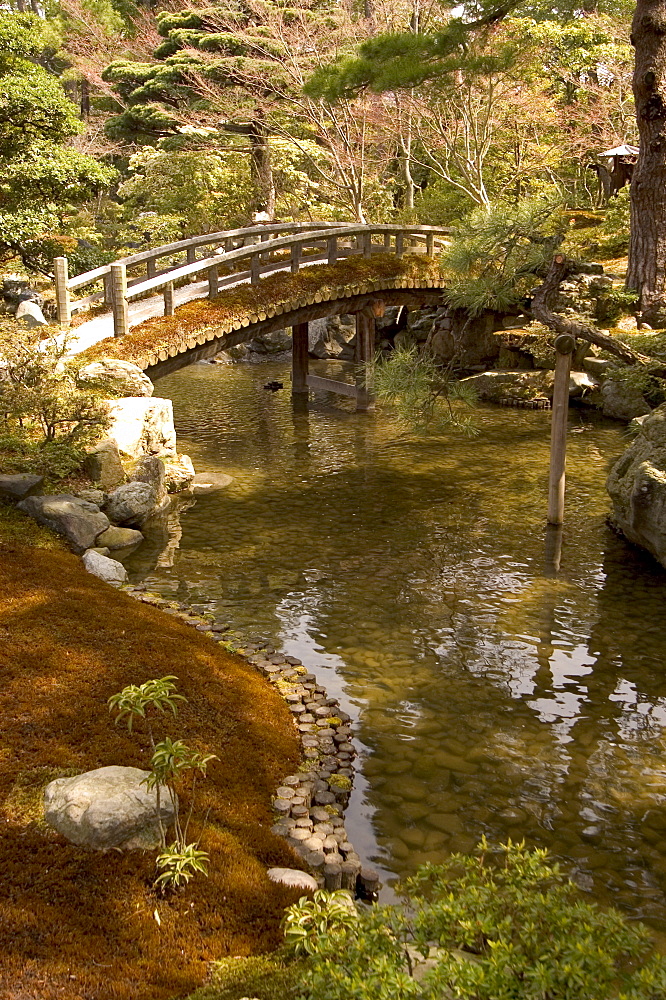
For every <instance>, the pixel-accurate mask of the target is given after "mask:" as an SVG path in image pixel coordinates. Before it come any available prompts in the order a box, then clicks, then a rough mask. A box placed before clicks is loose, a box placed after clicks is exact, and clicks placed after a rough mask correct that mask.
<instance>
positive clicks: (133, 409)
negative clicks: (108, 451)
mask: <svg viewBox="0 0 666 1000" xmlns="http://www.w3.org/2000/svg"><path fill="white" fill-rule="evenodd" d="M107 405H108V413H109V421H110V422H109V427H108V430H107V433H108V436H109V437H110V438H112V439H113V440H114V441H115V442H116V444H117V445H118V449H119V451H120V454H121V457H123V458H126V459H127V458H139V457H140V456H141V455H159V456H161V457H164V458H166V457H170V458H173V457H174V456H175V454H176V430H175V428H174V426H173V405H172V403H171V400H170V399H160V398H158V397H155V396H153V397H150V398H149V397H146V396H128V397H126V398H125V399H117V400H110V401H109V402H108V404H107Z"/></svg>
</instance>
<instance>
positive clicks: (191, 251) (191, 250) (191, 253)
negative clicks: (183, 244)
mask: <svg viewBox="0 0 666 1000" xmlns="http://www.w3.org/2000/svg"><path fill="white" fill-rule="evenodd" d="M185 252H186V254H187V263H188V264H194V262H195V260H196V259H197V248H196V247H188V248H187V250H186V251H185Z"/></svg>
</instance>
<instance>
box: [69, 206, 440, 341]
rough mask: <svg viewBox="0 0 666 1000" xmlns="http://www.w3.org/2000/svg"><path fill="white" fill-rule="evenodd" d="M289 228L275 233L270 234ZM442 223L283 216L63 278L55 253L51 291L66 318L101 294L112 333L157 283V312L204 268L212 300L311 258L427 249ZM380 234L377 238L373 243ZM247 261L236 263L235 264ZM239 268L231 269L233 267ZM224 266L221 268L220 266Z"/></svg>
mask: <svg viewBox="0 0 666 1000" xmlns="http://www.w3.org/2000/svg"><path fill="white" fill-rule="evenodd" d="M284 232H287V233H290V234H291V235H288V236H281V237H277V238H275V234H276V233H284ZM449 232H450V230H449V229H445V228H441V227H437V226H411V227H410V226H392V225H358V224H354V223H346V224H344V223H343V224H340V223H316V224H314V225H313V224H302V223H284V224H276V225H274V226H254V227H251V228H248V229H239V230H232V231H230V232H225V233H212V234H207V235H205V236H198V237H194V238H193V239H191V240H182V241H180V242H179V243H171V244H168V245H166V246H162V247H158V248H156V249H155V250H148V251H145V252H144V253H141V254H134V255H133V256H131V257H126V258H123V259H122V260H118V261H116V262H114V263H113V264H110V265H108V266H106V267H103V268H96V269H95V270H94V271H88V272H86V274H82V275H77V276H76V277H75V278H71V279H68V278H67V273H66V268H67V259H66V258H57V260H56V296H57V301H58V319H59V321H60V322H62V323H67V322H69V320H70V319H71V316H72V313H73V312H74V311H77V310H79V309H82V308H86V307H87V306H88V305H90V304H92V303H93V302H94V301H101V300H102V299H104V301H105V302H106V303H107V304H108V305H109V306H110V307H111V310H112V312H113V326H114V335H115V336H122V335H124V334H126V333H127V332H128V330H129V317H128V302H129V301H130V300H131V299H136V298H139V297H140V296H143V295H146V294H147V293H149V292H151V291H158V290H162V294H163V297H164V314H165V315H167V316H169V315H173V312H174V308H175V307H174V288H175V283H176V282H184V281H188V280H192V279H193V278H195V277H197V276H199V275H204V274H205V276H206V278H207V281H208V297H209V298H210V299H214V298H215V297H216V296H217V294H218V292H219V291H220V289H221V288H224V287H225V286H228V285H233V284H238V283H242V282H244V281H248V280H249V281H250V282H251V283H252V284H257V283H258V282H259V281H260V279H261V276H262V275H267V274H271V273H273V272H275V271H280V270H287V269H289V270H291V272H292V273H296V272H297V271H298V270H299V269H300V267H302V266H308V265H311V264H317V263H324V262H325V263H328V264H333V263H335V262H336V261H337V260H340V259H343V258H345V257H349V256H352V255H362V256H365V257H370V256H371V255H372V254H374V253H394V254H395V255H396V256H398V257H400V256H402V254H403V253H404V252H405V250H406V249H409V250H410V252H412V253H414V252H417V253H418V252H421V253H426V254H429V255H432V254H433V253H434V250H435V246H436V245H439V244H441V243H443V242H444V239H445V237H446V236H447V235H448V234H449ZM378 238H381V243H378V242H377V240H378ZM210 245H217V247H218V249H217V250H216V252H215V253H214V255H213V256H208V257H205V258H203V259H200V260H197V259H196V250H197V248H198V247H201V246H210ZM182 252H185V254H186V262H185V263H184V264H182V265H176V266H173V265H171V266H170V267H168V268H166V269H164V270H163V271H160V272H157V268H156V261H157V260H159V259H160V258H161V257H173V256H174V254H177V253H182ZM144 263H145V264H146V272H147V273H146V277H145V278H143V277H141V276H139V277H133V278H131V279H129V280H128V276H127V269H128V267H133V266H135V265H140V264H144ZM245 263H246V264H247V266H246V269H245V270H243V264H245ZM239 267H240V268H241V269H240V270H238V268H239ZM223 271H224V272H226V273H224V274H222V275H221V272H223ZM100 278H102V279H104V282H105V291H104V292H103V293H102V292H99V293H97V294H96V295H91V296H88V298H87V299H82V300H79V301H77V302H74V303H72V302H71V300H70V292H71V291H72V290H74V289H76V288H81V287H83V286H85V285H86V284H89V283H91V282H94V281H99V279H100Z"/></svg>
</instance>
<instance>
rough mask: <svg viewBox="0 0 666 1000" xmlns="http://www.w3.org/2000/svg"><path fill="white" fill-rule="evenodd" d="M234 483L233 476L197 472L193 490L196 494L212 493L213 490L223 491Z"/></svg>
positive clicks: (193, 481)
mask: <svg viewBox="0 0 666 1000" xmlns="http://www.w3.org/2000/svg"><path fill="white" fill-rule="evenodd" d="M233 481H234V478H233V476H227V475H225V474H224V472H197V474H196V476H194V478H193V480H192V489H193V490H194V492H195V493H212V492H213V490H223V489H224V488H225V486H229V484H230V483H233Z"/></svg>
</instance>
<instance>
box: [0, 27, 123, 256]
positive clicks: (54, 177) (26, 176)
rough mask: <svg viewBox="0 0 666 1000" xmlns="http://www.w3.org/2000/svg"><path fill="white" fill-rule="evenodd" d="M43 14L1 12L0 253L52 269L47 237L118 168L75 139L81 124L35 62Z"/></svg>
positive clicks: (52, 80) (55, 83)
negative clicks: (96, 157)
mask: <svg viewBox="0 0 666 1000" xmlns="http://www.w3.org/2000/svg"><path fill="white" fill-rule="evenodd" d="M41 33H42V22H41V21H40V19H39V18H38V17H36V16H34V15H33V14H22V13H11V12H8V11H4V12H0V260H10V259H11V258H13V257H20V258H21V260H22V261H23V263H24V265H25V266H26V267H27V268H29V269H33V270H46V271H48V260H45V258H44V244H45V241H46V242H48V241H49V240H50V238H51V237H52V236H53V235H54V234H57V233H59V232H62V227H63V224H64V220H65V217H66V216H67V214H68V212H69V211H70V210H71V208H72V206H73V205H76V204H79V203H81V202H83V201H86V200H87V199H89V198H91V197H92V196H93V195H94V194H96V193H97V192H98V191H100V190H101V189H103V188H104V187H106V186H107V185H108V184H109V182H110V181H111V179H112V177H113V175H114V171H112V170H110V169H109V168H107V167H104V166H102V165H101V164H99V163H97V162H95V160H93V159H92V158H91V157H90V156H86V155H85V154H83V153H81V152H79V151H78V150H77V149H76V148H74V147H73V146H72V144H71V140H72V139H73V137H74V136H76V135H78V134H79V133H80V132H82V131H83V125H82V124H81V121H80V119H79V117H78V114H77V108H76V106H75V105H74V104H73V103H72V102H71V101H70V100H69V99H68V98H67V97H66V96H65V94H64V93H63V90H62V87H61V86H60V84H59V82H58V81H57V80H56V79H55V78H54V77H53V76H51V75H50V74H49V73H47V72H46V70H44V69H43V68H42V67H40V66H38V65H36V60H37V58H38V56H39V54H40V51H41V49H40V39H41Z"/></svg>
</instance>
